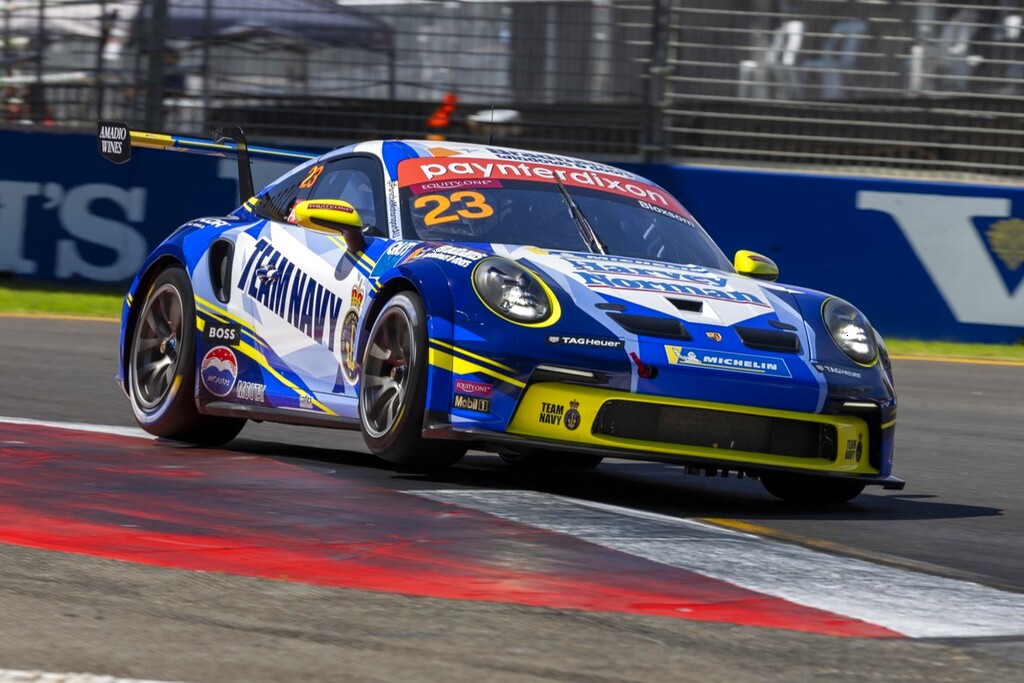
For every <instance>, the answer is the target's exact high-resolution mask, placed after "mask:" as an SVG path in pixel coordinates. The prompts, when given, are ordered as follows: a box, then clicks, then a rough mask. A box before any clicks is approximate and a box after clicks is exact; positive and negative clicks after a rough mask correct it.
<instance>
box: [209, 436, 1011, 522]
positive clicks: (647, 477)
mask: <svg viewBox="0 0 1024 683" xmlns="http://www.w3.org/2000/svg"><path fill="white" fill-rule="evenodd" d="M227 450H231V451H235V452H244V453H248V454H251V455H260V456H264V457H270V458H274V459H276V460H280V461H282V462H287V463H289V464H291V465H296V466H299V467H303V468H306V469H309V470H313V471H317V472H323V473H328V474H331V476H339V477H343V478H357V479H369V480H372V481H373V482H374V483H376V484H377V485H379V486H382V487H386V488H395V489H407V490H410V489H436V488H450V487H457V488H472V489H521V490H531V491H539V492H543V493H551V494H555V495H561V496H568V497H572V498H580V499H583V500H589V501H594V502H599V503H604V504H608V505H618V506H621V507H626V508H631V509H637V510H644V511H648V512H657V513H661V514H666V515H670V516H675V517H688V518H689V517H712V518H718V519H727V520H740V519H743V520H755V521H757V520H760V521H768V520H788V519H792V520H806V521H828V520H843V521H897V520H939V519H964V518H975V517H993V516H999V515H1001V514H1002V510H1000V509H999V508H993V507H984V506H977V505H959V504H954V503H945V502H937V501H934V500H932V499H934V498H937V497H938V493H937V492H936V493H931V492H929V493H921V494H905V493H903V494H890V493H888V492H885V493H883V491H882V489H880V488H872V487H869V488H868V489H867V490H866V492H865V493H864V494H862V495H861V496H859V497H857V498H856V499H854V500H853V501H852V502H851V503H848V504H845V505H837V506H834V507H830V508H820V507H819V508H808V507H804V506H799V505H793V504H789V503H785V502H782V501H779V500H777V499H775V498H773V497H772V496H770V495H769V494H767V493H766V492H765V491H764V489H763V488H762V487H761V485H760V484H759V483H758V482H757V481H755V480H752V479H750V478H745V479H742V480H739V479H737V478H736V477H735V476H733V477H730V478H722V477H705V476H703V475H688V474H685V472H684V471H683V468H682V467H679V466H676V465H665V464H661V463H646V462H642V463H641V462H628V461H621V460H618V461H616V460H611V461H605V462H604V463H603V464H602V465H601V466H600V467H598V468H597V469H596V470H590V471H571V470H552V471H531V472H522V471H517V470H513V469H512V468H510V467H507V466H505V465H504V464H502V462H501V461H500V460H499V459H498V458H497V456H492V455H487V454H481V453H476V452H470V454H468V455H467V456H466V457H465V458H464V459H463V460H462V461H461V462H460V463H459V464H458V465H456V466H455V467H452V468H451V469H448V470H445V471H442V472H440V473H436V474H431V475H420V474H409V473H403V472H399V471H396V470H395V468H394V467H393V466H392V465H390V464H388V463H385V462H382V461H380V460H377V459H376V458H374V457H373V456H371V455H370V454H368V453H366V452H360V451H354V450H333V449H327V448H321V447H312V446H296V445H291V444H282V443H275V442H266V441H255V440H249V439H244V438H240V439H236V440H235V441H234V442H232V443H231V444H229V445H228V446H227ZM328 464H329V465H338V466H339V467H340V468H344V469H337V470H335V469H333V468H330V469H328V470H326V471H325V470H324V465H328Z"/></svg>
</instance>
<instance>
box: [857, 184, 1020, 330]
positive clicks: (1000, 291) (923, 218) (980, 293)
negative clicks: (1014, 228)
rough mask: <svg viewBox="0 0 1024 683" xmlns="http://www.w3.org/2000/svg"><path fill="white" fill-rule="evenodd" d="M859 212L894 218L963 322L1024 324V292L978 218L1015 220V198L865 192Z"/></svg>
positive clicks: (952, 309)
mask: <svg viewBox="0 0 1024 683" xmlns="http://www.w3.org/2000/svg"><path fill="white" fill-rule="evenodd" d="M857 208H858V209H862V210H865V211H882V212H885V213H887V214H889V215H890V216H892V219H893V220H894V221H895V222H896V225H898V226H899V228H900V230H902V231H903V234H904V235H905V236H906V238H907V241H908V242H910V246H911V248H913V250H914V253H915V254H916V255H917V257H918V258H919V259H920V260H921V263H922V264H923V265H924V268H925V270H926V271H927V272H928V275H929V276H930V277H931V279H932V282H934V283H935V286H936V287H937V288H938V290H939V292H940V293H941V294H942V298H943V299H945V301H946V304H947V305H948V306H949V308H950V310H951V311H952V312H953V315H954V316H955V317H956V319H957V320H959V321H960V322H962V323H980V324H983V325H1009V326H1013V327H1019V326H1020V325H1021V324H1022V323H1021V321H1024V287H1022V286H1020V283H1019V282H1018V283H1014V284H1015V286H1013V287H1011V286H1010V284H1009V283H1008V282H1007V281H1006V280H1004V278H1003V276H1002V274H1001V273H1000V272H999V269H998V267H997V266H996V263H995V261H994V260H993V256H992V254H991V253H990V252H989V248H988V247H987V245H986V244H985V242H984V239H983V238H982V235H981V233H980V232H979V231H978V230H977V229H975V226H974V219H975V218H979V217H983V218H989V219H991V218H992V217H1009V216H1010V215H1011V201H1010V200H1009V199H1006V198H1001V197H953V196H947V195H936V194H914V193H910V192H869V191H862V192H858V193H857ZM1007 265H1009V264H1007Z"/></svg>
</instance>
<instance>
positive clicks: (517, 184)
mask: <svg viewBox="0 0 1024 683" xmlns="http://www.w3.org/2000/svg"><path fill="white" fill-rule="evenodd" d="M119 125H123V124H119ZM102 132H103V126H102V125H101V133H102ZM106 133H107V138H111V134H113V136H114V137H117V136H118V135H120V136H121V137H122V138H126V137H130V138H131V142H132V144H134V145H135V146H151V147H153V146H155V147H163V148H171V149H185V148H191V149H195V150H199V151H205V152H207V153H210V152H211V150H212V151H214V152H216V151H218V150H219V151H220V152H224V153H236V154H238V155H239V156H240V157H242V158H243V159H245V157H247V156H250V155H255V154H259V153H260V152H261V151H262V152H265V153H268V154H271V155H273V154H274V153H275V152H274V151H273V150H266V149H263V148H251V147H247V146H246V145H245V144H244V143H241V142H239V143H237V144H236V143H231V142H226V143H225V142H224V141H223V140H219V141H217V142H211V141H200V140H195V139H190V138H175V137H173V136H162V135H153V134H146V133H137V132H131V133H128V132H127V127H124V129H123V130H121V131H117V130H112V129H110V128H109V127H108V129H107V131H106ZM101 137H102V135H101ZM277 153H278V155H279V156H280V155H282V154H284V155H287V154H288V153H286V152H282V151H278V152H277ZM292 157H293V158H299V159H305V160H303V161H302V163H300V164H299V165H298V166H297V167H295V168H294V169H293V170H291V171H289V172H287V173H286V174H285V175H283V176H282V177H281V178H279V179H278V180H277V181H275V182H273V183H271V184H270V185H269V186H267V187H266V188H264V189H262V190H260V191H258V192H254V193H251V194H252V196H251V197H248V196H246V195H247V194H249V191H248V188H246V187H245V182H244V180H245V179H244V178H243V182H242V186H243V190H242V193H243V197H242V198H243V199H244V201H241V202H240V206H238V208H237V209H235V210H234V211H232V212H231V213H230V214H228V215H225V216H215V217H205V218H197V219H195V220H192V221H189V222H188V223H186V224H185V225H182V226H181V227H179V228H178V229H177V230H175V231H174V232H173V233H172V234H171V235H170V236H169V237H168V238H167V239H166V240H165V241H164V242H163V243H162V244H161V245H160V246H159V247H157V248H156V250H155V251H154V252H153V253H152V254H151V255H150V256H149V257H148V259H147V260H146V261H145V263H144V265H143V266H142V268H141V270H140V271H139V273H138V276H137V278H136V279H135V281H134V283H133V284H132V286H131V289H130V291H129V292H128V295H127V297H126V300H125V305H124V312H123V318H122V332H121V346H120V363H121V365H120V372H119V375H118V378H119V381H120V382H121V384H122V386H123V388H124V390H125V392H126V394H127V395H128V397H129V399H130V402H131V406H132V410H133V411H134V414H135V418H136V420H137V421H138V423H139V424H140V425H141V426H142V427H143V428H144V429H145V430H147V431H148V432H150V433H152V434H156V435H158V436H161V437H166V438H169V439H176V440H182V441H188V442H194V443H200V444H222V443H225V442H227V441H229V440H230V439H232V438H233V437H234V436H235V435H237V434H238V432H239V430H240V429H241V428H242V426H243V425H244V423H245V421H246V420H247V419H254V420H267V421H277V422H286V423H294V424H302V425H312V426H325V427H340V428H346V429H358V430H360V431H361V432H362V434H363V437H364V440H365V442H366V445H367V447H368V448H369V450H370V451H371V452H372V453H373V454H375V455H376V456H378V457H380V458H382V459H384V460H387V461H391V462H392V463H396V464H397V465H398V466H399V467H402V468H409V469H416V470H430V469H436V468H442V467H446V466H449V465H451V464H453V463H455V462H456V461H457V460H459V458H461V457H462V456H463V455H464V454H465V453H466V451H467V449H470V448H472V449H482V450H487V451H491V452H496V453H498V454H499V455H500V456H501V457H502V458H503V459H504V460H505V461H506V462H508V463H510V464H512V465H514V466H517V467H575V468H587V467H593V466H596V465H597V464H598V463H600V462H601V460H602V458H605V457H615V458H626V459H640V460H654V461H662V462H668V463H676V464H680V465H684V466H685V467H686V468H687V471H691V472H704V473H707V474H718V473H721V474H723V475H727V474H729V473H735V474H738V475H741V476H742V475H747V476H753V477H757V478H759V479H760V481H761V482H762V483H763V484H764V486H765V487H766V488H767V490H768V491H769V492H770V493H772V494H774V495H775V496H778V497H781V498H783V499H786V500H791V501H800V502H814V503H836V502H844V501H847V500H849V499H852V498H853V497H855V496H856V495H858V494H859V493H860V492H861V491H862V490H863V489H864V487H865V486H866V485H869V484H872V485H881V486H884V487H886V488H902V486H903V482H902V481H901V480H899V479H897V478H896V477H894V476H892V473H891V471H892V461H893V436H894V431H895V421H896V419H895V416H896V394H895V391H894V389H893V381H892V370H891V367H890V363H889V359H888V357H887V355H886V350H885V346H884V344H883V342H882V340H881V339H880V337H879V336H878V334H877V333H876V332H875V331H874V329H873V328H872V327H871V325H870V323H869V322H868V320H867V319H866V318H865V316H864V315H863V314H862V313H861V312H860V311H858V310H857V309H856V308H855V307H854V306H852V305H851V304H849V303H847V302H846V301H843V300H842V299H839V298H836V297H833V296H829V295H827V294H823V293H820V292H816V291H812V290H808V289H803V288H798V287H792V286H788V285H782V284H777V283H775V282H774V280H775V279H776V277H777V275H778V269H777V268H776V266H775V264H774V263H773V262H772V261H771V260H770V259H768V258H767V257H764V256H761V255H758V254H755V253H753V252H748V251H740V252H738V253H737V254H736V255H735V258H734V260H733V261H731V262H730V260H729V259H728V258H726V257H725V255H724V254H723V253H722V252H721V251H720V250H719V248H718V247H717V246H716V245H715V243H714V242H713V241H712V240H711V238H710V237H709V236H708V234H707V232H705V230H704V229H703V228H702V227H701V225H700V224H699V223H698V222H697V220H696V219H695V218H694V217H693V216H692V215H691V214H690V213H689V212H688V211H687V210H686V209H685V208H684V207H683V206H682V205H681V204H680V203H679V201H678V200H677V199H675V198H674V197H673V196H672V195H671V194H669V193H668V192H667V191H666V190H665V189H663V188H662V187H660V186H658V185H656V184H655V183H652V182H651V181H649V180H646V179H645V178H643V177H641V176H639V175H635V174H633V173H630V172H627V171H624V170H621V169H619V168H615V167H612V166H609V165H605V164H600V163H595V162H591V161H585V160H582V159H576V158H570V157H566V156H560V155H553V154H544V153H538V152H530V151H525V150H520V149H511V148H506V147H498V146H493V145H483V144H465V143H455V142H444V141H411V140H384V141H371V142H363V143H360V144H355V145H350V146H348V147H345V148H342V149H338V150H335V151H332V152H329V153H326V154H323V155H320V156H315V157H313V156H312V155H301V154H299V153H294V154H292ZM120 160H122V161H123V160H124V159H123V158H122V159H120ZM247 165H248V161H247V160H245V167H246V168H245V169H244V170H243V172H242V175H243V176H244V175H245V171H247ZM240 168H241V166H240Z"/></svg>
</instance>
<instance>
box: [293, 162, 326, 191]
mask: <svg viewBox="0 0 1024 683" xmlns="http://www.w3.org/2000/svg"><path fill="white" fill-rule="evenodd" d="M323 172H324V166H323V164H317V165H316V166H314V167H313V168H311V169H309V173H308V174H306V177H305V179H303V181H302V182H301V183H299V187H300V188H302V189H303V190H308V189H309V188H311V187H313V185H315V184H316V180H317V178H319V177H320V174H321V173H323Z"/></svg>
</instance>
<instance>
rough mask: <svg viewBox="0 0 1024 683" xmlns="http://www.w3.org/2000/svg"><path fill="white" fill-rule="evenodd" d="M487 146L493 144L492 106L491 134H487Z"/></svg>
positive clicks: (492, 118)
mask: <svg viewBox="0 0 1024 683" xmlns="http://www.w3.org/2000/svg"><path fill="white" fill-rule="evenodd" d="M487 144H488V145H493V144H494V104H493V103H492V104H491V132H490V133H488V134H487Z"/></svg>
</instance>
